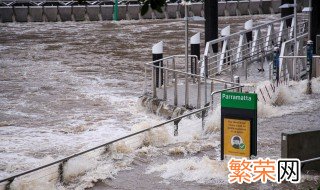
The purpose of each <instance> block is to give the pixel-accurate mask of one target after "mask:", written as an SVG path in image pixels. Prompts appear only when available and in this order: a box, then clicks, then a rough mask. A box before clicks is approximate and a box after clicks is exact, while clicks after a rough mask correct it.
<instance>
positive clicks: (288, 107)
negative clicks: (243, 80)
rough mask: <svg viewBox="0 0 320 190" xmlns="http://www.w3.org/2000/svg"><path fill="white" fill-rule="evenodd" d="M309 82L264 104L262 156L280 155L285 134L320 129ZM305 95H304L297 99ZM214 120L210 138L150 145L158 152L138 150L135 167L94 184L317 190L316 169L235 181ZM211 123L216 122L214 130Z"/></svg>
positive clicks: (98, 187) (316, 97)
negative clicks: (289, 178) (287, 179)
mask: <svg viewBox="0 0 320 190" xmlns="http://www.w3.org/2000/svg"><path fill="white" fill-rule="evenodd" d="M317 82H319V79H318V80H317ZM304 83H305V82H300V83H295V84H294V85H291V86H289V87H285V88H286V89H285V90H283V91H282V92H279V95H278V96H282V98H283V99H287V102H285V103H284V105H282V106H272V105H262V104H259V106H260V111H259V113H260V119H259V120H258V155H257V157H263V158H265V157H269V158H273V159H277V158H280V155H281V152H280V150H281V133H290V132H299V131H307V130H318V129H319V123H320V117H319V115H320V106H319V105H320V104H319V103H320V94H319V92H318V91H319V90H315V91H316V93H314V94H312V95H305V94H304V93H303V91H300V92H297V91H299V90H298V89H299V88H301V87H302V86H301V85H302V84H303V86H304ZM314 87H316V85H314ZM318 87H319V86H317V87H316V88H318ZM299 95H300V96H301V97H300V100H299V101H297V98H296V97H298V96H299ZM289 99H290V100H289ZM298 99H299V98H298ZM290 101H291V102H290ZM261 109H262V110H261ZM211 114H214V113H211ZM209 117H211V118H214V117H217V115H216V114H214V115H211V116H209ZM208 123H209V124H207V128H206V131H207V133H208V134H207V135H204V138H201V139H195V140H194V141H192V142H189V143H176V144H170V145H167V146H165V147H162V148H161V149H153V148H150V147H149V150H150V149H153V151H149V153H148V154H137V156H136V157H135V158H134V159H133V161H132V164H131V165H130V168H127V169H126V170H124V171H120V172H119V173H117V175H116V176H115V178H113V179H106V180H102V181H98V182H97V183H96V184H95V186H94V187H92V188H91V189H92V190H102V189H199V190H200V189H201V190H202V189H248V188H250V189H251V188H252V189H270V188H272V189H317V188H318V187H319V186H320V183H319V182H318V180H319V178H320V175H319V173H316V172H309V173H308V174H303V175H302V179H301V183H299V184H291V183H282V184H276V183H270V182H268V183H267V184H262V183H252V184H242V185H239V184H229V183H228V181H227V175H228V169H227V162H226V161H219V157H220V143H219V138H220V135H219V134H220V131H219V129H218V128H217V125H218V124H217V123H214V122H213V123H212V121H209V122H208ZM210 125H213V126H215V127H214V129H212V126H210ZM210 128H211V129H210ZM151 152H152V153H151Z"/></svg>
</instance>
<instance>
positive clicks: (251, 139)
mask: <svg viewBox="0 0 320 190" xmlns="http://www.w3.org/2000/svg"><path fill="white" fill-rule="evenodd" d="M256 154H257V94H253V93H238V92H222V93H221V159H222V160H223V159H224V155H229V156H240V157H247V158H248V157H250V156H251V155H255V156H256Z"/></svg>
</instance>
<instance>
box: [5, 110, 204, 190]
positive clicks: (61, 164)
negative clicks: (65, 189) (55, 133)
mask: <svg viewBox="0 0 320 190" xmlns="http://www.w3.org/2000/svg"><path fill="white" fill-rule="evenodd" d="M208 109H209V106H207V107H204V108H201V109H198V110H195V111H192V112H190V113H187V114H184V115H182V116H178V117H176V118H173V119H170V120H168V121H166V122H163V123H160V124H158V125H155V126H152V127H150V128H147V129H143V130H140V131H137V132H134V133H131V134H129V135H125V136H123V137H121V138H117V139H115V140H112V141H109V142H107V143H104V144H101V145H99V146H96V147H93V148H90V149H87V150H85V151H82V152H79V153H76V154H73V155H71V156H67V157H65V158H62V159H59V160H56V161H54V162H51V163H49V164H45V165H43V166H40V167H37V168H34V169H31V170H28V171H25V172H22V173H19V174H16V175H13V176H10V177H7V178H4V179H0V186H1V185H2V186H5V188H6V189H10V185H11V184H12V182H13V181H14V180H15V179H18V178H19V177H23V176H26V175H27V174H33V173H35V172H36V171H41V170H43V169H48V168H49V167H51V166H55V165H56V167H57V168H58V169H57V171H58V174H57V175H58V177H57V179H58V180H59V182H60V183H63V181H64V179H63V173H64V165H65V164H66V163H67V162H68V161H69V160H70V159H72V158H76V157H79V156H81V155H84V154H86V153H89V152H92V151H94V150H97V149H100V148H104V147H108V146H110V145H112V144H114V143H116V142H119V141H121V140H125V139H128V138H129V137H133V136H136V135H139V134H142V133H145V132H147V131H150V130H152V129H156V128H159V127H164V126H165V125H166V124H170V123H174V135H175V136H176V135H178V131H177V130H178V123H179V122H180V121H181V120H182V119H184V118H187V117H190V116H192V115H198V116H199V113H201V114H200V118H201V127H202V129H204V126H205V121H204V118H205V116H206V112H207V110H208ZM3 183H6V184H3Z"/></svg>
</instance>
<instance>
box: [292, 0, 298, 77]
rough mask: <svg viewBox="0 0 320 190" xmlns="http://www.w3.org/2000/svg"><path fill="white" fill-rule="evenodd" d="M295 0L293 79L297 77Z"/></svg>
mask: <svg viewBox="0 0 320 190" xmlns="http://www.w3.org/2000/svg"><path fill="white" fill-rule="evenodd" d="M297 6H298V5H297V0H294V30H293V35H294V50H293V51H294V52H293V55H294V58H293V78H294V80H296V79H297V69H296V67H297V58H296V56H297V53H298V49H297V47H298V44H297V24H298V21H297Z"/></svg>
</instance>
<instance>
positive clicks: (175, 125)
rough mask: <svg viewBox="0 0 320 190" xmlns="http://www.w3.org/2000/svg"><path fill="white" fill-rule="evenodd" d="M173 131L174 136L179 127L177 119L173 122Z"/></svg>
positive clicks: (176, 134)
mask: <svg viewBox="0 0 320 190" xmlns="http://www.w3.org/2000/svg"><path fill="white" fill-rule="evenodd" d="M173 123H174V131H173V135H174V136H178V129H179V126H178V125H179V120H175V121H174V122H173Z"/></svg>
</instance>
